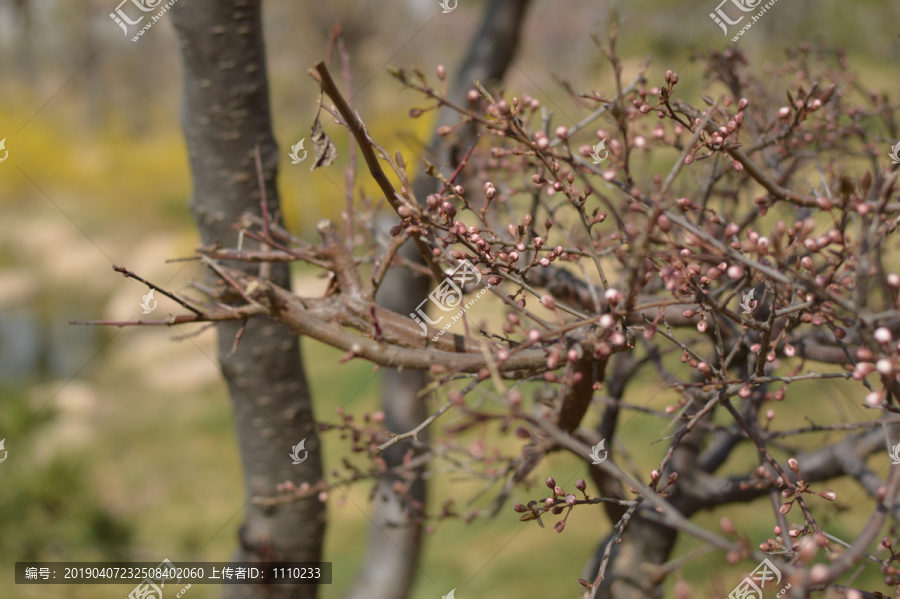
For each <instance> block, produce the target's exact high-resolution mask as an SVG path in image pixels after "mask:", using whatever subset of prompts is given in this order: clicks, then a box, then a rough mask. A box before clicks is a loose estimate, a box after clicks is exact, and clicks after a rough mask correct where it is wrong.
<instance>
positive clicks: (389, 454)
mask: <svg viewBox="0 0 900 599" xmlns="http://www.w3.org/2000/svg"><path fill="white" fill-rule="evenodd" d="M528 3H529V0H491V2H490V3H489V4H488V6H487V9H486V12H485V16H484V19H483V20H482V23H481V26H480V27H479V31H478V34H477V35H476V36H475V38H474V39H473V40H472V42H471V45H470V46H469V52H468V54H467V55H466V58H465V60H464V61H463V65H462V67H461V68H460V70H459V75H458V76H457V78H456V82H455V84H454V85H453V86H452V87H453V89H452V90H450V98H451V99H452V100H453V101H454V102H455V103H457V104H458V105H462V106H465V105H467V100H466V92H468V90H469V89H471V88H472V87H473V83H472V82H473V81H474V80H476V79H477V80H479V81H481V82H482V83H483V84H485V85H487V86H488V87H490V86H491V85H492V84H494V83H496V82H498V81H500V80H501V79H502V78H503V75H504V73H505V72H506V69H507V68H508V67H509V64H510V62H511V61H512V57H513V55H514V53H515V50H516V45H517V43H518V40H519V33H520V30H521V25H522V21H523V19H524V16H525V10H526V8H527V6H528ZM458 122H459V115H458V114H457V113H455V112H454V111H452V110H449V109H447V108H444V109H442V110H441V111H440V113H439V116H438V122H437V123H436V124H435V127H439V126H441V125H451V124H456V123H458ZM473 139H474V129H473V128H471V127H464V128H462V129H461V130H459V132H458V134H457V135H455V136H453V137H452V138H447V139H445V138H442V137H440V136H438V135H437V134H435V135H434V136H433V137H432V140H431V143H430V145H429V148H428V156H427V158H428V159H429V160H430V161H432V162H433V163H434V164H436V165H438V166H443V165H448V164H449V169H450V170H451V171H452V169H455V168H456V166H457V165H458V164H459V161H460V160H462V158H463V156H464V155H465V152H466V150H467V149H468V147H469V145H470V144H471V143H472V141H473ZM444 172H445V173H446V174H448V176H449V172H448V171H447V170H445V171H444ZM436 184H439V183H438V182H437V181H436V180H435V179H433V178H432V177H426V176H419V178H418V179H417V180H416V181H415V183H414V187H413V189H414V191H415V194H416V198H417V199H418V200H419V201H420V202H424V201H425V198H426V197H427V196H428V195H429V194H431V193H435V192H437V191H439V189H438V187H437V186H436ZM395 221H396V218H393V219H392V220H391V222H390V223H389V224H386V225H385V226H382V229H383V230H387V229H389V228H390V227H391V226H393V225H394V224H396V222H395ZM401 252H402V253H403V255H404V256H405V257H406V258H408V259H410V260H414V261H416V262H419V263H423V261H422V258H421V256H420V255H419V253H418V252H417V251H416V249H415V246H414V244H413V243H412V242H408V243H407V244H406V245H405V246H404V247H403V248H402V249H401ZM431 285H432V281H431V279H430V278H429V277H427V276H422V275H418V274H416V273H414V272H413V271H411V270H410V269H408V268H392V269H390V270H389V271H388V274H387V276H386V277H385V279H384V283H383V284H382V285H381V287H380V288H379V290H378V298H377V299H378V302H379V303H380V304H381V305H382V306H384V307H386V308H388V309H389V310H393V311H395V312H398V313H400V314H409V313H410V312H414V311H415V310H416V307H417V306H418V305H419V303H421V301H422V300H423V299H425V297H426V296H427V294H428V292H429V288H430V287H431ZM383 376H384V380H383V381H384V382H383V386H382V405H383V408H384V412H385V417H386V419H385V426H386V428H387V429H388V430H390V431H393V432H395V433H401V432H405V431H408V430H410V429H412V428H414V427H415V426H416V425H418V424H419V423H420V422H422V421H423V420H424V419H425V417H426V410H425V400H424V398H419V397H418V395H419V392H420V391H421V390H422V388H423V386H424V385H425V380H426V373H424V372H422V371H412V370H405V371H399V370H396V369H391V368H387V369H385V370H384V371H383ZM419 437H420V438H421V439H423V440H425V439H427V437H428V434H427V431H423V432H422V433H420V434H419ZM412 446H413V445H412V444H411V443H410V442H403V443H398V444H397V445H394V446H393V447H391V448H389V449H388V450H387V451H385V453H384V456H383V457H384V459H385V461H386V462H387V465H388V468H391V467H393V466H397V465H400V464H401V463H402V461H403V455H404V454H405V453H406V452H407V451H409V449H410V447H412ZM423 470H424V467H420V468H418V469H416V470H415V480H414V482H413V483H412V485H410V488H409V491H408V494H405V493H398V492H397V490H396V489H395V488H394V483H395V482H397V481H399V480H402V479H400V478H399V477H397V476H390V475H385V476H382V477H381V478H379V480H378V483H377V484H378V489H377V491H376V495H375V512H374V513H373V514H372V516H371V520H372V526H371V527H370V528H369V543H368V548H367V551H366V557H365V562H364V563H363V565H362V567H361V569H360V574H359V576H358V578H357V580H356V583H355V584H354V586H353V589H352V590H351V591H350V592H349V593H348V594H347V599H403V598H405V597H406V596H407V594H408V593H409V589H410V587H411V586H412V583H413V577H414V574H415V571H416V569H417V565H418V561H419V552H420V549H421V543H422V522H421V519H420V518H421V515H422V514H421V508H422V507H423V506H424V505H425V500H426V488H425V481H424V480H422V478H421V474H422V472H423ZM446 590H449V589H446Z"/></svg>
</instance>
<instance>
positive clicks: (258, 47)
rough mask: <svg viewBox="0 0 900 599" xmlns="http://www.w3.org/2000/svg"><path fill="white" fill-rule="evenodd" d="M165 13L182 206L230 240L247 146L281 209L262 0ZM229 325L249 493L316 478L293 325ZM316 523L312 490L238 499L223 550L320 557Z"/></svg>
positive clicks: (209, 232)
mask: <svg viewBox="0 0 900 599" xmlns="http://www.w3.org/2000/svg"><path fill="white" fill-rule="evenodd" d="M170 14H171V15H172V22H173V24H174V26H175V29H176V30H177V32H178V40H179V43H180V48H181V55H182V61H183V64H184V97H183V103H182V114H181V118H182V125H183V128H184V134H185V138H186V140H187V148H188V152H189V155H190V162H191V171H192V174H193V184H194V189H193V196H192V198H191V210H192V212H193V214H194V219H195V220H196V222H197V226H198V228H199V230H200V235H201V238H202V241H203V243H204V244H206V245H207V246H209V245H213V244H219V245H221V246H223V247H236V246H237V233H236V232H235V231H234V230H233V229H232V224H233V223H234V222H235V220H236V219H237V218H238V217H239V216H240V215H241V214H242V213H243V212H245V211H253V212H255V213H256V214H261V210H260V191H259V187H258V184H257V174H256V167H255V160H254V147H255V146H257V145H259V146H260V147H261V154H262V164H263V173H264V178H265V186H266V194H267V198H268V211H269V213H270V214H275V215H277V214H279V212H278V195H277V192H276V188H275V173H276V167H277V164H278V151H277V148H276V146H275V140H274V138H273V137H272V130H271V124H270V114H269V91H268V83H267V80H266V77H267V73H266V61H265V46H264V41H263V32H262V24H261V0H192V1H191V2H190V3H186V4H184V5H183V6H182V5H176V6H175V7H174V8H173V9H172V10H171V13H170ZM252 245H253V244H251V246H252ZM244 247H245V249H246V248H247V242H246V241H245V243H244ZM228 266H230V267H231V268H241V269H245V270H247V271H248V272H253V273H255V272H257V271H258V268H259V267H258V266H256V265H251V264H249V263H245V262H241V263H237V262H235V263H230V264H228ZM271 279H272V280H273V281H274V282H275V283H276V284H277V285H280V286H281V287H284V288H286V289H290V288H291V281H290V274H289V271H288V267H287V266H286V265H284V264H272V265H271ZM239 326H240V325H239V323H222V324H219V325H218V327H217V331H218V336H219V362H220V364H221V369H222V373H223V374H224V376H225V379H226V380H227V383H228V391H229V395H230V398H231V406H232V410H233V412H234V420H235V426H236V428H237V435H238V440H239V443H240V450H241V459H242V462H243V468H244V484H245V492H246V499H247V501H248V502H249V501H250V500H251V499H252V498H253V497H254V496H256V495H258V494H262V495H274V494H275V485H276V483H278V482H281V481H285V480H290V481H292V482H293V483H294V484H295V485H297V486H300V484H301V483H303V482H308V483H310V484H315V483H316V482H318V481H319V480H320V479H321V477H322V463H321V459H320V458H321V454H320V452H319V448H320V444H319V440H318V436H317V435H316V427H315V422H314V421H313V415H312V406H311V401H310V396H309V389H308V387H307V383H306V376H305V374H304V371H303V366H302V362H301V356H300V346H299V340H298V338H297V335H296V334H294V333H292V332H291V331H290V330H288V329H287V328H286V327H284V326H283V325H280V324H277V323H275V322H272V321H266V320H259V319H253V320H251V321H250V322H249V323H248V325H247V330H246V332H245V333H244V335H243V338H242V339H241V342H240V345H239V346H238V348H237V350H236V351H234V353H231V352H232V345H233V343H234V339H235V335H236V333H237V331H238V329H239ZM304 438H305V439H306V449H307V450H308V451H309V457H308V459H307V460H306V461H305V462H303V464H302V466H300V465H297V466H294V465H292V464H291V460H290V458H289V453H290V451H291V447H292V446H293V445H295V444H297V443H299V442H300V440H302V439H304ZM324 533H325V506H324V504H323V503H321V502H319V501H318V500H317V498H316V497H311V498H309V499H305V500H302V501H299V502H295V503H289V504H286V505H282V506H280V507H278V508H275V509H271V510H266V509H263V508H261V507H257V506H254V505H252V504H249V503H248V505H247V507H246V514H245V516H244V523H243V525H242V527H241V531H240V546H239V547H238V550H237V552H236V553H235V555H234V556H233V557H232V559H236V560H242V561H256V560H261V561H267V560H285V561H298V562H299V561H319V560H321V555H322V541H323V536H324ZM316 595H317V591H316V586H315V585H302V586H301V585H297V586H286V585H284V586H283V585H274V586H269V587H267V588H260V587H258V586H250V585H228V586H226V587H225V590H224V592H223V594H222V596H223V597H226V598H229V599H231V598H237V597H266V598H267V599H269V598H271V599H287V598H292V599H312V598H314V597H316Z"/></svg>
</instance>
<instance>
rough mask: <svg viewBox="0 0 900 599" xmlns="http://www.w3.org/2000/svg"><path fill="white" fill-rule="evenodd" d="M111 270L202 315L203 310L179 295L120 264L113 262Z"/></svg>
mask: <svg viewBox="0 0 900 599" xmlns="http://www.w3.org/2000/svg"><path fill="white" fill-rule="evenodd" d="M113 270H114V271H116V272H120V273H122V274H123V275H125V276H126V277H127V278H129V279H135V280H138V281H140V282H141V283H143V284H144V285H146V286H147V287H149V288H150V289H156V290H157V291H159V292H160V293H162V294H163V295H164V296H166V297H168V298H169V299H171V300H174V301H175V302H176V303H177V304H178V305H180V306H182V307H184V308H187V309H188V310H190V311H191V312H193V313H194V314H197V315H198V316H202V315H203V312H201V311H200V310H198V309H196V308H194V307H193V306H192V305H190V304H189V303H187V302H186V301H184V300H183V299H181V298H180V297H178V296H177V295H175V294H174V293H170V292H168V291H166V290H165V289H162V288H161V287H158V286H156V285H154V284H153V283H151V282H150V281H148V280H146V279H144V278H142V277H139V276H138V275H136V274H134V273H133V272H131V271H130V270H128V269H127V268H122V267H121V266H116V265H115V264H113Z"/></svg>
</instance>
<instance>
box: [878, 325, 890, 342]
mask: <svg viewBox="0 0 900 599" xmlns="http://www.w3.org/2000/svg"><path fill="white" fill-rule="evenodd" d="M874 337H875V341H877V342H878V343H890V342H891V337H892V336H891V331H890V330H888V329H886V328H885V327H878V328H877V329H875V334H874Z"/></svg>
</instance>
